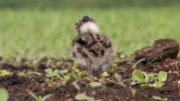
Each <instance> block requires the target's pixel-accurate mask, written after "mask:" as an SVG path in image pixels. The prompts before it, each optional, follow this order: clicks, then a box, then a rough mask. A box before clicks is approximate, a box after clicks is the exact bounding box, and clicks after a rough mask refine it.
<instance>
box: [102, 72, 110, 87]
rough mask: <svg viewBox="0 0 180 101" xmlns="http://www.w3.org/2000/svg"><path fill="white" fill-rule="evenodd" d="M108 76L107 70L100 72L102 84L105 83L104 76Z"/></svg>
mask: <svg viewBox="0 0 180 101" xmlns="http://www.w3.org/2000/svg"><path fill="white" fill-rule="evenodd" d="M107 76H109V74H108V73H107V72H103V73H102V74H101V78H102V84H106V81H105V78H106V77H107Z"/></svg>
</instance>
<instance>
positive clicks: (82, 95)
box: [75, 92, 95, 101]
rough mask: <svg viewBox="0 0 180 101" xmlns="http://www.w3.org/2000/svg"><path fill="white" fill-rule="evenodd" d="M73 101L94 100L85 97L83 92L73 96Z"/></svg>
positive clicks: (93, 100)
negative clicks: (74, 100)
mask: <svg viewBox="0 0 180 101" xmlns="http://www.w3.org/2000/svg"><path fill="white" fill-rule="evenodd" d="M75 99H76V100H80V101H82V100H85V101H95V99H94V98H93V97H89V96H87V95H86V94H85V92H84V93H80V94H77V95H76V96H75Z"/></svg>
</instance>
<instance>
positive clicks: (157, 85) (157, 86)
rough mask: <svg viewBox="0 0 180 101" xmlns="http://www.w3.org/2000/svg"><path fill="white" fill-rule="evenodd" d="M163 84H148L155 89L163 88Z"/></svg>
mask: <svg viewBox="0 0 180 101" xmlns="http://www.w3.org/2000/svg"><path fill="white" fill-rule="evenodd" d="M163 84H164V83H163V82H155V83H153V84H148V85H149V86H150V87H154V88H161V87H162V86H163Z"/></svg>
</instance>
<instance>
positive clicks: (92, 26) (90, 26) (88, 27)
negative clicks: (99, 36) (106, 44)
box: [80, 22, 99, 33]
mask: <svg viewBox="0 0 180 101" xmlns="http://www.w3.org/2000/svg"><path fill="white" fill-rule="evenodd" d="M80 32H81V33H98V32H99V28H98V26H97V24H96V23H94V22H87V23H84V24H83V25H82V26H81V27H80Z"/></svg>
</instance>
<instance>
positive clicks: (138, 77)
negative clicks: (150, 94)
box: [132, 70, 144, 83]
mask: <svg viewBox="0 0 180 101" xmlns="http://www.w3.org/2000/svg"><path fill="white" fill-rule="evenodd" d="M132 80H133V81H136V82H138V83H143V82H144V74H143V72H142V71H140V70H134V71H133V73H132Z"/></svg>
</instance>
